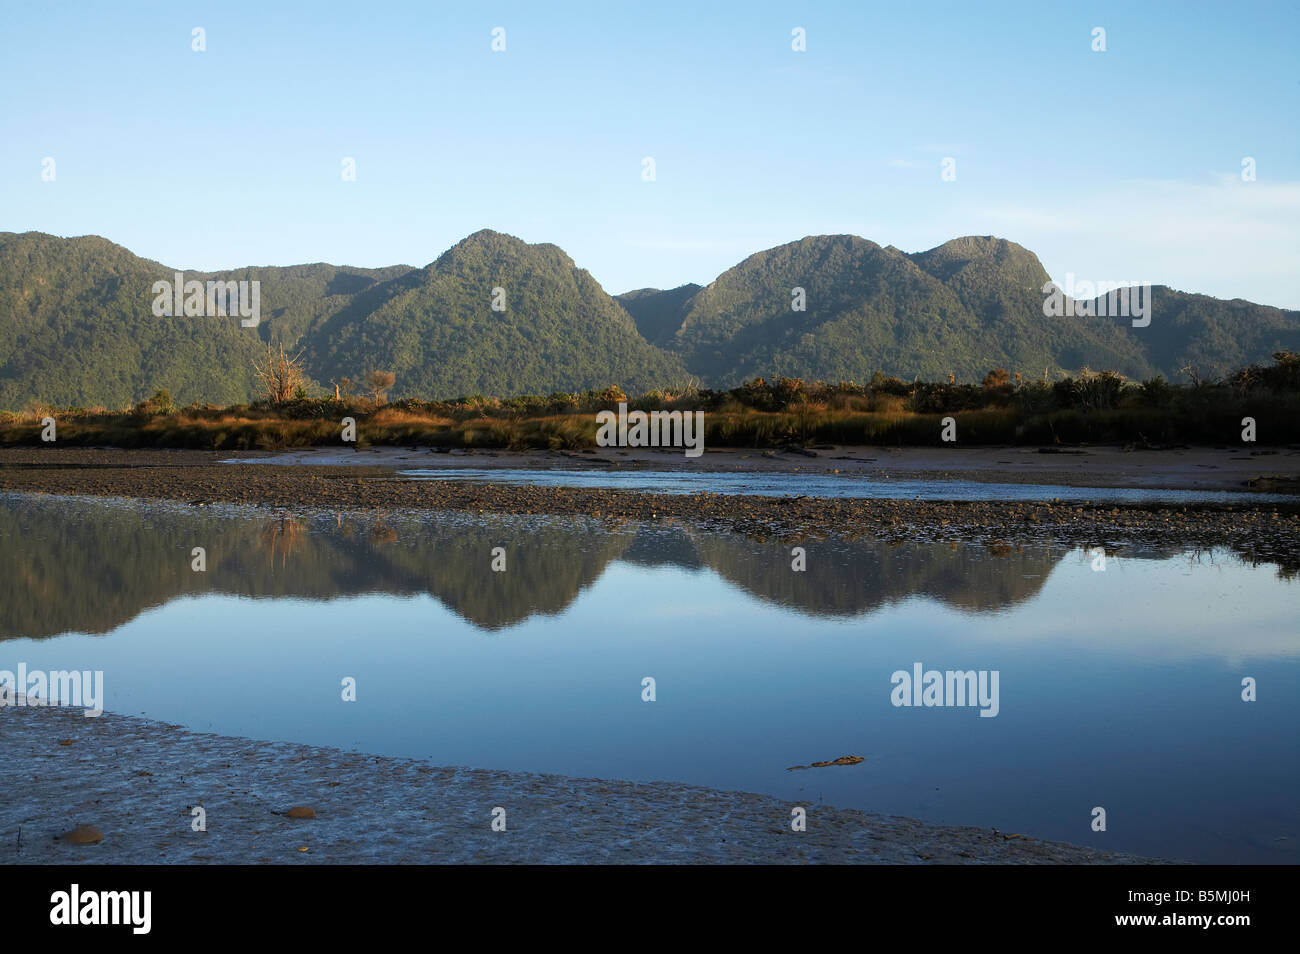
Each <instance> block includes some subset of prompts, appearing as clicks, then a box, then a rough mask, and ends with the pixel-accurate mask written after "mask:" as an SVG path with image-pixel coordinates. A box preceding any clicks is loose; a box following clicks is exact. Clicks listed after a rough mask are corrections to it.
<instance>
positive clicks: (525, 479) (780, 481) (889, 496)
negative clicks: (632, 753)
mask: <svg viewBox="0 0 1300 954" xmlns="http://www.w3.org/2000/svg"><path fill="white" fill-rule="evenodd" d="M401 476H403V477H404V478H406V479H407V480H472V481H476V482H480V483H493V484H514V485H521V484H531V485H533V486H539V487H602V488H608V489H619V490H639V491H653V492H655V493H661V494H693V493H700V492H702V491H707V492H710V493H719V494H754V495H761V496H766V497H792V496H798V495H800V494H806V495H808V496H810V497H875V498H882V499H885V500H913V499H917V500H1030V501H1033V500H1064V501H1085V500H1090V501H1093V502H1094V503H1157V502H1162V501H1163V502H1166V503H1175V504H1192V503H1232V502H1234V501H1236V502H1238V503H1244V502H1247V501H1252V500H1254V501H1270V502H1278V503H1280V502H1283V501H1286V502H1295V501H1298V500H1300V497H1298V496H1296V495H1294V494H1262V493H1252V492H1250V491H1241V492H1238V491H1224V490H1162V489H1151V488H1141V487H1066V486H1057V485H1052V484H990V483H983V482H980V481H973V480H887V479H881V478H879V477H866V476H862V475H860V474H803V473H800V474H790V473H761V472H748V473H736V472H727V471H698V472H690V471H686V472H683V471H680V470H626V471H617V470H615V471H606V470H559V469H556V470H535V469H514V468H491V469H487V468H485V469H471V468H466V467H444V468H416V469H411V470H405V471H401Z"/></svg>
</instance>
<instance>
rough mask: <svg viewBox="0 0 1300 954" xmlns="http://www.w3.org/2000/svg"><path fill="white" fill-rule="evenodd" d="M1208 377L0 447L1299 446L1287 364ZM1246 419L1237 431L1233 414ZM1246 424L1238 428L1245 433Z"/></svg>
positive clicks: (98, 426) (194, 413)
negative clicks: (629, 435) (606, 424)
mask: <svg viewBox="0 0 1300 954" xmlns="http://www.w3.org/2000/svg"><path fill="white" fill-rule="evenodd" d="M1273 358H1274V363H1273V364H1271V365H1267V366H1259V365H1255V366H1251V367H1247V368H1244V369H1242V370H1240V371H1237V372H1235V373H1233V374H1231V375H1228V376H1227V377H1225V378H1223V379H1222V380H1214V381H1207V380H1200V379H1196V378H1193V379H1192V380H1191V381H1190V382H1189V383H1187V384H1184V385H1174V384H1170V383H1169V382H1167V381H1166V380H1165V379H1164V378H1163V377H1156V378H1152V379H1150V380H1147V381H1143V382H1141V383H1136V382H1130V381H1126V380H1125V379H1124V378H1123V377H1121V376H1120V375H1118V374H1116V373H1114V372H1110V371H1102V372H1096V373H1094V372H1090V371H1088V370H1086V369H1085V370H1084V371H1083V372H1081V373H1080V374H1078V375H1077V376H1071V377H1065V378H1063V379H1061V380H1058V381H1051V382H1049V381H1046V380H1041V379H1039V380H1025V379H1022V378H1021V376H1020V375H1019V374H1009V373H1008V372H1006V371H1005V370H1002V369H995V370H993V371H990V372H989V373H988V374H987V375H986V376H985V378H984V381H983V383H982V384H956V383H953V382H951V381H950V382H947V383H943V382H923V381H912V382H907V381H902V380H899V379H898V378H893V377H887V376H885V375H884V374H880V373H878V374H876V376H875V377H874V378H872V380H871V382H870V383H868V384H855V383H851V382H841V383H839V384H826V383H824V382H821V381H818V382H811V383H810V382H805V381H802V380H800V379H797V378H779V379H775V380H771V381H767V380H764V379H762V378H758V379H755V380H752V381H749V382H746V383H745V384H743V385H741V386H740V387H736V388H732V389H729V390H709V389H698V388H683V389H678V390H671V391H666V390H658V391H650V392H647V393H645V394H641V395H639V396H634V397H629V396H628V395H626V394H625V393H624V392H623V391H622V390H621V389H620V388H618V387H616V386H611V387H609V388H606V389H604V390H602V391H585V392H582V393H556V394H551V395H548V396H545V397H543V396H540V395H522V396H519V397H513V398H488V397H483V396H480V395H474V396H470V397H462V398H459V399H457V400H454V401H419V400H414V399H404V400H400V401H394V402H392V403H384V402H383V400H382V395H377V396H376V397H374V398H361V397H342V398H334V397H325V398H314V397H303V396H299V397H295V398H292V399H290V400H286V401H281V402H270V401H260V402H256V403H254V404H250V405H232V406H228V407H218V406H215V405H210V404H209V405H202V406H201V405H198V404H192V405H190V406H188V407H183V408H182V407H177V406H175V405H174V404H173V402H172V399H171V397H170V396H169V395H168V394H167V392H166V391H159V392H158V393H156V394H155V395H154V397H153V398H152V399H150V400H148V401H142V402H141V403H139V404H138V405H136V406H135V407H134V408H132V409H130V410H126V411H120V412H112V411H107V410H104V409H93V410H86V409H83V408H63V409H56V408H53V407H48V406H40V405H29V406H28V407H27V408H25V409H24V410H23V411H21V412H0V442H2V443H5V444H28V445H31V444H41V443H42V431H43V430H45V431H47V432H48V428H47V426H46V425H43V423H42V422H44V421H46V420H47V419H49V418H53V419H54V421H55V426H56V437H57V444H60V445H65V446H66V445H83V446H84V445H112V446H121V447H143V446H150V447H196V448H210V449H230V450H233V449H245V450H251V449H263V450H275V449H280V448H287V447H309V446H328V445H339V444H340V443H341V441H342V424H341V422H342V419H343V418H345V417H351V418H353V419H355V421H356V438H357V443H358V444H360V445H362V446H364V445H366V444H393V445H408V446H409V445H422V446H434V447H493V448H553V449H561V448H568V449H580V448H590V447H594V446H596V430H597V426H596V422H595V414H596V412H598V411H603V410H617V408H618V405H619V404H620V403H626V404H627V406H628V409H629V410H642V411H696V410H699V411H704V412H705V427H706V431H705V443H706V446H708V445H711V446H732V447H765V446H778V445H784V444H791V443H793V444H809V443H828V444H897V445H939V444H942V443H943V441H942V439H941V433H942V431H943V423H942V421H943V418H945V417H949V416H951V417H953V418H954V419H955V421H956V438H957V440H956V443H957V445H958V446H960V445H964V444H965V445H969V444H1044V443H1046V444H1052V443H1062V444H1079V443H1097V444H1101V443H1110V444H1132V445H1136V446H1155V445H1169V444H1175V443H1197V444H1216V445H1217V444H1240V443H1242V442H1243V440H1244V438H1243V432H1248V433H1253V435H1254V438H1255V440H1256V442H1257V443H1259V444H1272V445H1277V444H1289V443H1295V442H1300V354H1295V353H1293V352H1289V351H1282V352H1278V353H1277V354H1275V355H1274V356H1273ZM1247 418H1249V419H1250V421H1249V422H1247V421H1246V420H1245V419H1247ZM1251 422H1253V423H1251Z"/></svg>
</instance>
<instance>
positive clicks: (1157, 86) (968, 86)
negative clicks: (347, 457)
mask: <svg viewBox="0 0 1300 954" xmlns="http://www.w3.org/2000/svg"><path fill="white" fill-rule="evenodd" d="M0 23H2V26H0V89H3V91H4V92H3V98H2V99H0V144H2V145H0V230H4V231H26V230H29V229H36V230H40V231H44V232H52V233H54V234H57V235H83V234H99V235H103V236H106V237H107V238H110V239H112V240H113V241H115V242H118V243H120V244H122V245H125V246H126V247H128V248H130V249H131V250H132V251H134V252H136V253H138V254H140V255H144V256H146V257H149V258H153V259H157V260H159V261H162V262H164V263H166V264H168V265H172V266H176V267H183V268H204V269H209V268H219V267H231V266H237V265H287V264H293V263H299V262H317V261H327V262H334V263H337V264H350V265H365V266H376V265H386V264H395V263H407V264H411V265H424V264H426V263H427V262H429V261H432V260H433V259H434V258H436V257H437V256H438V255H439V254H441V252H442V251H444V250H445V249H446V248H448V247H449V246H450V245H452V244H454V243H455V242H456V241H458V240H459V239H461V238H463V237H464V236H465V235H467V234H469V233H470V232H473V231H476V230H477V229H480V228H493V229H497V230H500V231H504V232H510V233H512V234H515V235H518V236H520V237H521V238H523V239H525V240H527V241H530V242H554V243H556V244H558V245H560V246H561V247H562V248H564V249H565V250H566V251H567V252H568V253H569V254H570V255H572V256H573V258H574V260H575V261H576V262H577V264H578V265H579V266H581V267H584V268H587V269H589V270H590V271H591V272H592V274H593V275H594V276H595V278H596V279H597V280H598V281H599V282H600V283H601V284H602V285H603V286H604V287H605V288H606V290H608V291H610V292H611V293H617V292H622V291H626V290H628V289H631V288H636V287H641V286H659V287H669V286H673V285H677V284H681V283H683V282H687V281H695V282H700V283H707V282H709V281H711V280H712V279H713V278H714V277H716V275H717V274H718V273H719V272H720V271H722V270H723V269H725V268H727V267H728V266H730V265H732V264H735V263H736V262H737V261H739V260H740V259H742V258H744V257H745V256H746V255H749V254H751V253H753V252H755V251H758V250H760V249H762V248H767V247H770V246H773V245H778V244H781V243H783V242H787V241H792V240H794V239H798V238H800V237H802V236H805V235H811V234H819V233H838V232H851V233H855V234H858V235H862V236H864V237H866V238H869V239H871V240H873V241H876V242H879V243H881V244H882V245H895V246H897V247H899V248H901V249H903V250H905V251H916V250H919V249H924V248H929V247H932V246H934V245H937V244H939V243H941V242H943V241H945V240H947V239H949V238H952V237H955V236H958V235H970V234H975V235H985V234H993V235H999V236H1002V237H1004V238H1008V239H1012V240H1013V241H1017V242H1020V243H1021V244H1023V245H1025V246H1027V247H1028V248H1030V249H1031V250H1032V251H1034V252H1036V253H1037V254H1038V255H1039V257H1040V258H1041V259H1042V261H1043V264H1044V265H1045V266H1046V268H1047V270H1048V272H1049V273H1050V274H1051V275H1052V277H1053V278H1055V279H1056V280H1057V281H1064V278H1065V274H1066V273H1067V272H1072V273H1074V275H1075V276H1076V279H1088V280H1094V281H1095V280H1108V281H1129V280H1131V281H1153V282H1159V283H1164V284H1170V285H1173V286H1174V287H1177V288H1182V289H1185V290H1190V291H1201V292H1206V293H1209V294H1214V295H1218V296H1221V297H1236V296H1240V297H1244V298H1250V299H1253V300H1256V301H1261V302H1265V303H1268V304H1275V305H1281V306H1285V307H1291V308H1300V148H1298V147H1300V122H1297V120H1298V118H1300V117H1298V110H1297V103H1298V102H1300V4H1297V3H1296V2H1290V3H1281V2H1279V3H1263V4H1252V3H1234V4H1231V5H1227V6H1225V5H1223V4H1218V3H1159V4H1156V3H1140V4H1138V3H1132V2H1123V3H1086V4H1058V3H1053V2H1045V0H1039V2H1031V3H1005V4H989V5H987V6H986V5H984V4H974V3H943V4H936V3H906V4H895V3H875V2H871V3H868V2H864V0H857V2H846V3H825V4H801V3H754V2H745V3H735V4H729V5H720V4H719V5H714V4H706V3H700V2H691V3H678V2H661V3H654V4H626V5H625V4H617V5H616V4H612V3H608V2H605V3H591V4H582V5H579V4H563V5H561V4H555V3H535V2H534V3H519V4H486V5H482V6H479V5H477V4H464V3H455V4H451V3H435V2H427V0H426V2H416V3H385V2H379V0H377V2H367V3H332V2H313V3H302V4H297V3H294V4H289V3H277V2H272V0H262V2H258V3H243V2H231V0H223V2H220V3H198V4H179V3H156V4H155V3H122V4H117V3H112V4H108V3H78V4H72V3H61V4H54V5H51V4H44V3H17V2H13V0H6V2H5V4H4V11H3V18H2V20H0ZM497 26H501V27H504V28H505V30H506V51H505V52H504V53H494V52H492V50H491V48H490V44H491V39H492V37H491V31H492V28H493V27H497ZM1098 26H1100V27H1103V28H1105V30H1106V45H1107V50H1106V52H1104V53H1095V52H1093V51H1092V49H1091V43H1092V38H1091V32H1092V29H1093V28H1094V27H1098ZM194 27H203V28H204V29H205V31H206V43H207V51H206V52H203V53H196V52H193V51H192V50H191V30H192V28H194ZM794 27H803V28H805V29H806V31H807V51H806V52H803V53H796V52H794V51H792V49H791V30H792V29H793V28H794ZM349 156H350V157H354V158H355V159H356V164H357V180H356V181H355V182H344V181H342V178H341V175H340V171H341V161H342V159H343V158H344V157H349ZM646 156H650V157H653V158H654V159H655V162H656V174H657V178H656V180H655V181H654V182H645V181H643V180H642V176H641V171H642V164H641V161H642V159H643V157H646ZM1247 156H1250V157H1253V158H1254V159H1255V160H1256V164H1257V180H1256V181H1255V182H1250V183H1246V182H1242V181H1241V175H1240V172H1241V162H1242V159H1243V157H1247ZM45 157H52V158H53V159H54V160H55V176H56V178H55V180H54V181H53V182H44V181H42V180H41V170H42V160H43V159H44V158H45ZM944 157H952V158H954V159H955V160H956V173H957V178H956V181H954V182H944V181H942V180H941V178H940V163H941V161H942V159H943V158H944Z"/></svg>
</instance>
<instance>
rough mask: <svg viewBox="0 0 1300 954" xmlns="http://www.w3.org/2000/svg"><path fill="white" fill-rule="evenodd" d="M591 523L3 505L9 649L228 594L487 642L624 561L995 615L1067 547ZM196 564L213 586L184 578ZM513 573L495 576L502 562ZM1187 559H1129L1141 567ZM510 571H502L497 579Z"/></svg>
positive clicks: (772, 595) (767, 585)
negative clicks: (784, 537) (417, 604)
mask: <svg viewBox="0 0 1300 954" xmlns="http://www.w3.org/2000/svg"><path fill="white" fill-rule="evenodd" d="M793 545H794V544H790V543H788V542H781V541H776V540H762V539H756V538H753V537H745V536H740V535H737V534H724V533H710V532H702V531H699V530H695V529H692V528H689V527H685V526H681V525H677V524H673V523H665V524H660V523H656V524H649V525H647V524H636V523H632V522H624V523H621V524H617V525H614V526H612V527H611V526H610V525H608V524H606V523H602V522H599V521H596V520H591V519H586V518H576V519H575V518H564V519H562V518H542V517H529V518H521V517H502V516H492V515H484V516H478V517H473V516H469V515H464V514H410V513H406V514H399V513H394V512H372V513H364V514H355V513H353V514H326V513H313V514H309V515H304V514H293V513H288V512H275V513H272V514H269V515H268V514H267V513H266V512H264V511H262V512H258V511H253V510H249V509H240V510H236V509H234V508H231V509H208V508H195V507H188V506H183V505H158V504H143V503H136V502H127V501H99V500H86V499H80V498H56V497H22V496H17V495H8V496H4V497H0V572H3V574H4V578H5V580H6V582H7V586H6V592H5V595H4V598H3V602H2V603H0V639H12V638H20V637H33V638H43V637H49V636H57V635H60V634H62V633H67V632H82V633H107V632H111V631H112V630H114V629H116V628H117V627H119V626H121V625H122V624H123V623H126V622H127V621H129V620H131V619H133V618H134V617H136V616H138V615H139V614H140V613H142V612H144V611H146V610H148V609H150V608H152V607H156V606H161V605H163V604H165V603H168V602H170V601H171V600H174V599H177V598H180V597H186V596H198V595H203V594H207V593H221V594H227V595H233V596H240V597H246V598H251V599H274V598H292V599H306V600H330V599H335V598H339V597H350V596H358V595H363V594H371V593H380V594H390V595H394V596H403V597H407V596H416V595H423V594H428V595H430V596H432V597H434V598H435V599H437V600H438V601H439V602H441V603H442V604H443V605H444V606H446V607H448V608H449V609H451V610H452V611H453V612H455V613H456V614H458V615H459V616H461V617H462V618H464V619H465V620H466V621H468V622H470V623H472V624H473V625H474V626H476V627H478V628H480V629H483V630H488V631H492V630H500V629H504V628H507V627H510V626H513V625H514V624H516V623H519V622H521V621H523V620H526V619H528V618H530V617H533V616H537V615H546V614H557V613H560V612H563V611H564V610H565V609H566V608H567V607H568V606H570V605H571V604H572V603H573V602H574V600H576V599H577V597H578V595H579V594H580V593H581V592H582V590H583V589H584V588H586V587H588V586H590V585H592V584H593V583H594V582H595V581H596V580H598V579H599V578H600V576H601V575H602V573H603V572H604V571H605V569H606V568H607V567H608V566H610V565H611V564H612V563H614V562H616V561H621V562H624V563H629V564H636V565H638V566H642V567H647V568H656V567H667V568H676V569H678V570H681V571H686V572H712V573H716V574H717V575H718V576H719V577H720V578H721V579H722V580H725V581H726V582H727V583H729V584H731V585H733V586H735V587H738V588H740V589H741V590H743V591H744V592H746V593H748V594H750V595H751V596H753V597H755V598H757V599H761V600H764V601H767V602H770V603H773V604H776V605H778V606H781V607H784V608H788V609H792V610H795V611H798V612H801V613H805V614H808V615H813V616H831V617H853V616H859V615H863V614H866V613H870V612H873V611H875V610H877V609H879V608H881V607H883V606H887V605H889V604H891V603H897V602H899V601H902V600H906V599H909V598H911V597H922V598H926V599H931V600H935V601H938V602H940V603H943V604H945V605H947V606H949V607H952V608H955V609H959V610H962V611H966V612H975V613H992V612H996V611H998V610H1002V609H1005V608H1007V607H1009V606H1014V605H1015V604H1017V603H1021V602H1023V601H1025V600H1028V599H1030V598H1031V597H1033V596H1034V595H1035V594H1037V593H1038V592H1039V590H1040V589H1041V588H1042V586H1043V584H1044V583H1045V582H1046V580H1047V578H1048V576H1049V575H1050V574H1051V572H1052V570H1053V568H1054V567H1055V566H1056V565H1057V564H1058V563H1059V562H1060V561H1061V560H1062V558H1063V557H1064V556H1065V555H1066V554H1067V553H1068V552H1070V548H1069V547H1066V546H1046V545H1025V546H1020V545H1013V544H1006V543H1001V544H988V545H986V544H977V543H944V544H936V543H888V542H883V541H879V540H874V539H867V540H845V539H830V540H808V541H805V542H803V543H802V544H798V545H800V546H803V547H804V549H805V550H806V553H807V557H806V559H807V569H806V571H804V572H794V571H793V570H792V568H791V561H792V555H791V547H792V546H793ZM195 547H202V548H203V549H204V551H205V557H206V565H207V569H206V571H205V572H196V571H195V570H193V569H192V568H191V562H192V551H193V549H194V548H195ZM497 547H500V548H502V550H503V551H504V560H505V570H504V572H495V571H494V570H493V569H492V564H493V551H494V548H497ZM1178 552H1180V550H1179V549H1178V548H1173V549H1170V550H1168V551H1163V550H1158V549H1147V550H1140V551H1139V550H1130V551H1128V552H1127V553H1126V554H1125V555H1126V556H1129V557H1136V558H1157V559H1158V558H1166V557H1169V556H1171V555H1174V554H1176V553H1178ZM498 565H499V564H498Z"/></svg>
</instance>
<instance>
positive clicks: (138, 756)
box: [0, 707, 1148, 864]
mask: <svg viewBox="0 0 1300 954" xmlns="http://www.w3.org/2000/svg"><path fill="white" fill-rule="evenodd" d="M0 745H2V746H3V750H4V753H5V763H6V764H7V765H9V766H21V767H22V772H21V778H22V782H23V783H22V784H10V785H8V786H6V795H5V798H4V799H3V800H0V844H3V848H2V849H0V859H3V861H4V862H6V863H9V864H76V863H92V864H94V863H97V864H105V863H109V864H173V863H204V862H208V863H214V864H256V863H263V864H313V863H316V864H320V863H335V864H337V863H369V862H377V863H411V864H438V863H450V864H457V863H485V862H486V863H501V864H515V863H525V864H574V863H588V864H590V863H595V864H600V863H614V864H635V863H657V864H664V863H670V864H671V863H685V864H692V863H694V864H735V863H750V864H754V863H758V864H763V863H766V864H815V863H821V864H826V863H839V864H925V863H932V864H980V863H995V864H1134V863H1148V860H1147V859H1141V858H1136V857H1133V856H1130V855H1124V854H1108V853H1105V852H1101V851H1096V850H1093V849H1089V848H1081V847H1076V846H1073V845H1065V844H1058V843H1052V842H1044V841H1038V840H1035V839H1032V838H1027V837H1023V836H1020V835H1018V834H1015V833H1011V832H1008V833H1005V834H1004V833H1000V832H997V831H995V830H992V829H980V828H963V827H946V826H939V825H928V824H925V823H922V822H919V821H916V820H914V819H910V818H901V817H897V816H886V815H876V814H868V813H864V812H858V811H851V810H841V809H836V808H831V807H829V806H825V805H817V804H810V805H804V806H801V807H804V808H806V810H807V830H806V831H803V832H798V833H796V832H794V831H792V830H791V827H790V820H791V809H792V808H794V807H795V804H796V803H787V802H784V801H781V800H778V799H775V798H772V797H769V796H765V795H754V794H748V793H743V792H721V791H715V790H712V789H707V788H701V787H698V786H692V785H679V784H674V783H667V782H656V783H648V784H644V783H643V784H638V783H633V782H619V781H601V780H597V779H581V778H566V777H562V776H558V775H532V774H525V773H512V772H497V771H483V770H476V769H465V768H447V767H440V766H434V765H430V764H428V763H426V762H420V761H414V760H409V759H393V758H381V757H378V756H374V755H364V754H359V753H354V752H344V751H341V750H338V749H329V748H317V747H312V746H305V745H297V744H292V743H285V742H261V741H255V740H252V739H237V738H229V737H225V736H216V735H203V734H198V733H193V732H188V731H185V730H183V729H181V728H180V727H178V726H169V725H165V724H163V723H159V722H153V721H149V720H145V719H139V718H134V717H130V716H122V715H116V714H113V713H105V714H104V715H102V716H100V717H98V718H86V717H85V716H83V715H82V713H81V711H80V710H76V709H66V708H26V707H9V708H3V709H0ZM848 770H858V768H857V767H854V769H846V768H844V767H837V766H831V767H827V768H823V769H813V770H810V771H827V772H834V771H848ZM13 781H16V779H11V782H13ZM195 806H201V807H202V808H203V809H204V812H205V814H206V826H207V830H206V831H201V832H196V831H193V830H192V823H193V820H194V814H193V808H194V807H195ZM295 807H308V808H311V809H312V811H313V812H314V813H315V817H314V818H303V819H298V818H290V817H288V814H287V813H288V812H289V810H290V809H291V808H295ZM497 807H502V808H504V809H505V810H506V816H505V817H506V830H505V831H493V830H492V818H493V809H494V808H497ZM79 825H89V826H93V827H94V828H95V829H96V830H97V831H98V832H99V833H100V834H102V836H103V839H102V840H101V841H99V842H98V843H96V844H73V843H70V842H69V840H67V839H61V838H60V837H59V836H61V835H64V834H65V833H67V832H71V831H72V830H74V829H75V828H76V827H77V826H79ZM20 826H21V841H20V840H19V828H20Z"/></svg>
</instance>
